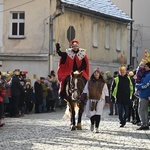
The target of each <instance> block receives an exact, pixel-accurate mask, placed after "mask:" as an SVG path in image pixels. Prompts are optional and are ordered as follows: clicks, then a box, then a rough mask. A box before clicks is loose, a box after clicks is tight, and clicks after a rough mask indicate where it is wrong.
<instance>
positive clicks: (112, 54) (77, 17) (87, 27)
mask: <svg viewBox="0 0 150 150" xmlns="http://www.w3.org/2000/svg"><path fill="white" fill-rule="evenodd" d="M94 23H97V24H98V47H97V48H94V47H93V24H94ZM108 23H109V25H110V49H108V50H107V49H105V46H104V43H105V24H106V20H102V19H96V18H93V17H90V16H85V15H82V14H78V13H74V12H70V11H67V10H65V13H64V14H63V15H61V16H60V17H58V18H56V19H55V20H54V41H55V42H56V43H57V42H59V43H60V44H61V49H62V50H65V49H66V48H68V47H69V42H68V39H67V29H68V28H69V26H74V28H75V31H76V34H75V35H76V36H75V39H77V40H78V41H79V43H80V47H82V48H85V49H86V50H87V55H88V57H89V59H90V60H92V61H96V62H97V61H100V62H112V63H113V62H114V63H116V62H117V63H118V62H120V54H121V53H123V54H124V55H125V56H126V50H127V28H126V25H124V24H120V23H117V22H112V21H107V24H108ZM118 26H120V27H121V35H122V37H121V50H122V51H121V52H120V51H116V40H117V38H116V35H117V33H116V31H117V27H118Z"/></svg>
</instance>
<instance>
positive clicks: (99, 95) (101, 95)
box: [79, 68, 109, 133]
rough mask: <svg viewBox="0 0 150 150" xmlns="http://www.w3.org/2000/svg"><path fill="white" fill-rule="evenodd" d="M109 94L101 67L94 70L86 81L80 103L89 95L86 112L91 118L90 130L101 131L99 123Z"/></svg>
mask: <svg viewBox="0 0 150 150" xmlns="http://www.w3.org/2000/svg"><path fill="white" fill-rule="evenodd" d="M108 96H109V91H108V87H107V84H106V82H105V80H104V78H103V76H102V75H101V72H100V69H99V68H97V69H95V70H94V72H93V74H92V75H91V78H90V80H89V81H88V82H87V83H86V85H85V87H84V90H83V93H82V94H81V97H80V101H79V103H82V102H84V101H85V97H88V100H87V103H86V108H85V113H86V116H87V117H89V118H90V121H91V127H90V130H91V131H94V126H95V129H96V131H95V132H96V133H98V132H99V124H100V120H101V115H102V112H103V108H104V106H105V98H106V97H108Z"/></svg>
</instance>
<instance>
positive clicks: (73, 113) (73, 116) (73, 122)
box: [71, 109, 76, 131]
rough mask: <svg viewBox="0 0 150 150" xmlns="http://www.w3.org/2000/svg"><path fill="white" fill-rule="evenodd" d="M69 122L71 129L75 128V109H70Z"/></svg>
mask: <svg viewBox="0 0 150 150" xmlns="http://www.w3.org/2000/svg"><path fill="white" fill-rule="evenodd" d="M71 121H72V122H71V123H72V126H71V131H74V130H76V126H75V124H76V121H75V110H74V109H72V111H71Z"/></svg>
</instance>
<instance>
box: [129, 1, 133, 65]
mask: <svg viewBox="0 0 150 150" xmlns="http://www.w3.org/2000/svg"><path fill="white" fill-rule="evenodd" d="M131 19H133V0H131ZM132 28H133V22H132V21H131V23H130V65H133V59H132V31H133V29H132Z"/></svg>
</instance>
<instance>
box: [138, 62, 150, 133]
mask: <svg viewBox="0 0 150 150" xmlns="http://www.w3.org/2000/svg"><path fill="white" fill-rule="evenodd" d="M145 71H146V73H145V77H143V78H142V80H141V83H136V85H135V86H136V88H137V89H138V91H139V107H138V113H139V116H140V120H141V127H140V128H138V129H137V130H148V129H149V126H148V103H149V99H150V62H148V63H146V64H145Z"/></svg>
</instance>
